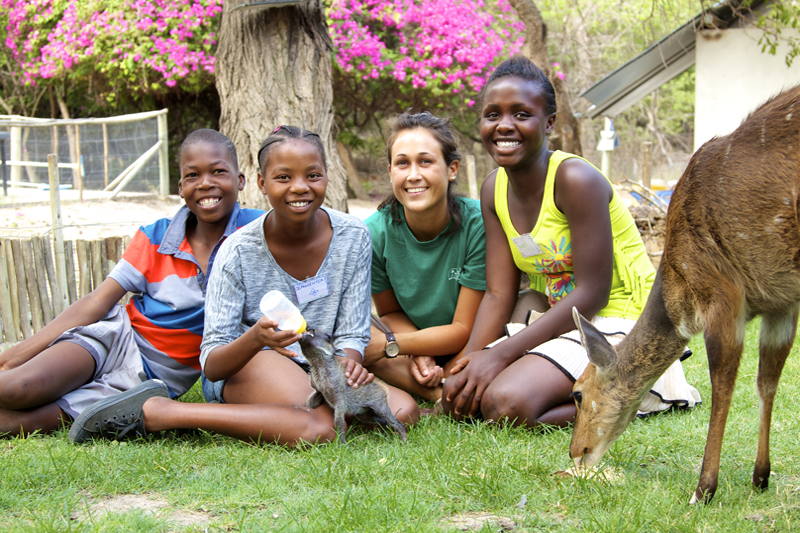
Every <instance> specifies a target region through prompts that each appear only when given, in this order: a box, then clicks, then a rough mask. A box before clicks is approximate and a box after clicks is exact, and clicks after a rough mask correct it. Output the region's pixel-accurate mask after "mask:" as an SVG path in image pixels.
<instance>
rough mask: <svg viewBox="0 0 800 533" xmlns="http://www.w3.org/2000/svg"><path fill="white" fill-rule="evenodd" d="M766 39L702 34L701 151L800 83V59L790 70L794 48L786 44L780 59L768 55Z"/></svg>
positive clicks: (745, 33)
mask: <svg viewBox="0 0 800 533" xmlns="http://www.w3.org/2000/svg"><path fill="white" fill-rule="evenodd" d="M786 33H787V31H786V30H784V34H786ZM795 34H796V35H797V36H798V38H800V33H798V32H796V33H795ZM760 36H761V32H760V31H759V30H758V29H755V28H746V29H728V30H722V31H719V30H706V31H702V32H698V34H697V48H696V51H695V53H696V63H695V65H696V66H695V76H696V77H695V107H694V149H695V150H697V149H698V148H699V147H700V146H701V145H702V144H703V143H704V142H706V141H707V140H709V139H711V138H712V137H714V136H715V135H716V136H720V135H726V134H728V133H730V132H732V131H733V130H735V129H736V127H737V126H739V124H741V123H742V121H743V120H744V119H745V118H746V117H747V116H748V115H749V114H750V113H751V112H752V111H753V110H755V109H756V108H758V106H760V105H761V104H762V103H764V102H765V101H766V100H768V99H769V98H770V97H772V96H774V95H776V94H778V93H779V92H781V91H782V90H783V89H784V88H788V87H793V86H795V85H797V84H799V83H800V57H798V58H795V61H794V63H793V64H792V66H791V67H787V66H786V60H785V58H786V52H787V49H788V47H787V46H786V45H785V44H782V45H781V46H780V47H779V48H778V51H777V53H776V54H775V55H770V54H768V53H762V52H761V46H760V45H759V44H758V39H759V38H760Z"/></svg>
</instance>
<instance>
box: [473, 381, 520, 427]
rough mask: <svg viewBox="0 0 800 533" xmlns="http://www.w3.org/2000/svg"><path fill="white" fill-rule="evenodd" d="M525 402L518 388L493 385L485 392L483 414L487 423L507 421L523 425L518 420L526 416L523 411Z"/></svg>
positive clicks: (482, 402)
mask: <svg viewBox="0 0 800 533" xmlns="http://www.w3.org/2000/svg"><path fill="white" fill-rule="evenodd" d="M523 402H524V398H522V393H521V392H520V391H519V389H518V388H517V387H511V386H508V385H498V384H494V383H493V384H492V385H490V386H489V387H488V388H487V389H486V391H485V392H484V395H483V399H482V400H481V413H482V414H483V418H484V419H485V420H487V421H489V420H494V421H499V420H503V419H506V420H512V421H513V420H516V421H517V423H522V422H524V421H523V420H517V419H519V418H520V417H522V416H524V415H523V412H522V409H521V405H522V404H523Z"/></svg>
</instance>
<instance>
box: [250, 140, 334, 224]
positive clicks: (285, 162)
mask: <svg viewBox="0 0 800 533" xmlns="http://www.w3.org/2000/svg"><path fill="white" fill-rule="evenodd" d="M268 149H269V157H268V159H267V164H266V165H265V167H264V168H263V169H261V172H259V173H258V188H259V189H260V190H261V192H262V193H263V194H265V195H266V196H267V199H268V200H269V203H270V205H271V206H272V207H273V208H274V213H275V214H276V215H278V216H281V217H286V218H289V219H290V220H293V221H302V220H307V219H309V218H310V217H312V216H313V215H314V213H316V211H317V210H318V209H319V207H320V206H321V205H322V202H323V201H324V200H325V190H326V189H327V186H328V177H327V173H326V171H325V163H324V162H323V160H322V154H320V152H319V148H318V147H317V146H315V145H314V144H312V143H310V142H308V141H306V140H303V139H288V140H286V141H283V142H280V143H276V144H274V145H272V146H270V147H269V148H268Z"/></svg>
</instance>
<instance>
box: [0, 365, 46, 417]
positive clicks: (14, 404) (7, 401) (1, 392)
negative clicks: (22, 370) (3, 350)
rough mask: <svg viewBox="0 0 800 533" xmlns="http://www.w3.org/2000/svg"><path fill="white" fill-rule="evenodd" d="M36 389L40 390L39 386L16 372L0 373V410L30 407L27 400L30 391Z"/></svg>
mask: <svg viewBox="0 0 800 533" xmlns="http://www.w3.org/2000/svg"><path fill="white" fill-rule="evenodd" d="M37 389H40V385H38V384H37V383H35V382H34V381H32V380H31V379H29V378H26V377H24V376H20V375H19V374H18V373H16V372H13V371H7V372H2V373H0V408H3V409H24V408H26V407H30V406H29V405H28V398H29V397H30V395H31V391H35V390H37Z"/></svg>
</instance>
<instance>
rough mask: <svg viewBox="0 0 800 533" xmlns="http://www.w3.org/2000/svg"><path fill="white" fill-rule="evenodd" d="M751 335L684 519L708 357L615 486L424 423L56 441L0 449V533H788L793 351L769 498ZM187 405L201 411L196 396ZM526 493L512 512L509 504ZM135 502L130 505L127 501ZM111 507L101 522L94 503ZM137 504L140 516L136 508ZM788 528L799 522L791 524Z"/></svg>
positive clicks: (464, 431) (622, 454)
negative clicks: (283, 438)
mask: <svg viewBox="0 0 800 533" xmlns="http://www.w3.org/2000/svg"><path fill="white" fill-rule="evenodd" d="M757 339H758V330H757V324H756V323H754V324H751V325H750V327H749V330H748V337H747V346H746V353H745V360H744V361H743V364H742V367H741V369H740V372H739V382H738V387H737V389H736V393H735V396H734V402H733V406H732V409H731V415H730V418H729V420H728V425H727V432H726V438H725V443H724V447H723V456H722V467H721V471H720V483H719V489H718V490H717V493H716V496H715V498H714V500H713V501H712V503H711V504H710V505H707V506H702V505H697V506H691V507H690V506H688V505H687V503H688V501H689V498H690V495H691V493H692V491H693V490H694V488H695V485H696V483H697V477H698V474H699V470H700V464H701V461H702V455H703V447H704V445H705V437H706V429H707V428H706V426H707V423H708V417H709V411H710V388H709V384H708V369H707V362H706V358H705V349H704V348H703V346H702V340H701V339H700V338H697V339H695V340H694V341H693V342H692V345H691V347H692V349H693V351H694V352H695V355H694V356H693V357H691V358H690V359H689V360H687V361H685V362H684V368H685V370H686V374H687V377H688V379H689V382H690V383H692V384H693V385H695V386H696V387H697V388H698V390H699V391H700V393H701V395H702V396H703V400H704V403H703V405H701V406H699V407H697V408H695V409H693V410H691V411H688V412H672V413H667V414H662V415H658V416H654V417H651V418H649V419H646V420H636V421H635V422H634V423H633V424H631V426H630V427H629V428H628V430H627V431H626V432H625V433H624V434H623V435H622V437H620V439H619V440H618V441H617V443H616V444H615V445H614V446H613V447H612V448H611V450H610V451H609V452H608V453H607V454H606V456H605V458H604V463H603V467H604V468H608V469H611V468H613V469H614V470H613V471H614V472H615V473H617V472H619V473H620V474H621V477H619V478H613V479H612V481H606V480H604V479H603V478H602V476H598V477H595V478H591V479H573V478H563V477H559V476H554V475H553V473H554V472H556V471H559V470H565V469H567V468H568V467H570V466H571V462H570V460H569V458H568V455H567V450H568V446H569V440H570V436H571V432H570V431H569V430H552V431H549V430H548V431H539V432H530V431H526V430H521V429H512V428H503V427H497V426H491V425H486V424H483V423H473V424H469V423H457V422H454V421H452V420H449V419H446V418H427V419H423V420H422V421H421V422H420V423H419V424H418V425H417V426H416V427H414V428H412V429H411V431H410V432H409V437H408V442H407V443H406V444H401V442H400V441H399V439H397V438H396V437H395V435H394V434H392V433H388V432H382V431H366V430H364V429H360V428H354V430H353V431H351V433H350V434H349V443H348V444H347V445H344V446H341V445H338V444H331V445H325V446H318V447H314V448H309V449H305V450H292V449H286V448H281V447H278V446H273V445H266V446H255V445H248V444H245V443H242V442H238V441H234V440H232V439H228V438H225V437H219V436H215V435H209V434H201V435H193V436H183V437H179V438H173V439H168V438H162V439H157V440H153V441H152V442H146V441H136V442H129V443H115V442H101V443H98V444H94V445H89V446H72V445H70V444H68V443H67V432H66V431H60V432H58V433H55V434H53V435H49V436H38V435H37V436H32V437H30V438H26V439H21V438H20V439H8V440H0V449H1V450H2V453H0V529H1V530H3V531H68V530H69V531H184V530H187V531H195V530H198V531H309V532H318V531H359V532H379V531H420V532H423V531H462V530H470V531H485V532H488V531H605V532H618V531H636V532H639V531H648V532H653V531H655V532H661V531H665V532H666V531H709V532H716V531H758V532H761V531H764V532H772V531H791V530H793V529H800V522H799V521H798V519H800V468H799V467H798V465H797V463H796V462H795V461H796V460H797V458H798V455H800V454H798V449H800V442H798V441H800V422H799V421H798V419H799V418H800V417H798V415H797V413H798V408H799V407H800V406H798V403H800V358H798V357H797V353H796V352H797V345H796V346H795V350H794V352H793V354H792V355H791V356H790V358H789V362H788V363H787V366H786V370H785V371H784V376H783V380H782V382H781V387H780V389H779V391H778V398H777V401H776V409H775V413H774V417H773V425H772V429H773V433H772V470H773V475H772V477H771V478H770V487H769V489H768V490H767V491H765V492H763V493H762V492H759V491H757V490H755V489H753V488H752V487H751V485H750V478H751V475H752V467H753V462H754V460H755V449H756V434H757V417H758V397H757V394H756V391H755V376H756V369H757V343H758V340H757ZM188 400H189V401H200V394H199V392H198V389H197V387H195V389H193V390H192V392H191V393H190V394H189V398H188ZM523 496H525V498H526V500H527V501H526V503H525V504H524V505H519V504H520V503H521V500H522V499H523ZM131 499H132V500H133V503H132V504H130V503H129V500H131ZM102 505H105V506H106V507H110V508H111V512H104V511H103V510H102V509H101V507H100V506H102ZM148 507H149V508H148ZM795 524H798V525H795Z"/></svg>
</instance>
